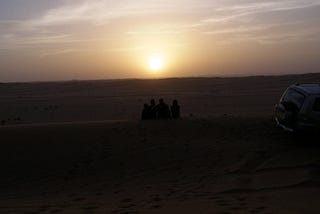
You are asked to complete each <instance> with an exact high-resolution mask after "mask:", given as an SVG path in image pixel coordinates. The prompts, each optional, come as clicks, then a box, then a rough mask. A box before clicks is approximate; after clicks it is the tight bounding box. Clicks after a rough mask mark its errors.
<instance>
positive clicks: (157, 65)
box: [148, 54, 164, 72]
mask: <svg viewBox="0 0 320 214" xmlns="http://www.w3.org/2000/svg"><path fill="white" fill-rule="evenodd" d="M148 65H149V69H150V70H151V71H154V72H156V71H160V70H161V69H162V68H163V66H164V60H163V57H162V56H161V55H159V54H153V55H151V56H150V57H149V59H148Z"/></svg>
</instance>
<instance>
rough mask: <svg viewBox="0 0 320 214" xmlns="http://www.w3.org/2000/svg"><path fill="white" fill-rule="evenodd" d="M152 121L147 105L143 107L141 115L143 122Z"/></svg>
mask: <svg viewBox="0 0 320 214" xmlns="http://www.w3.org/2000/svg"><path fill="white" fill-rule="evenodd" d="M147 119H150V107H149V105H148V104H147V103H145V104H144V105H143V109H142V113H141V120H147Z"/></svg>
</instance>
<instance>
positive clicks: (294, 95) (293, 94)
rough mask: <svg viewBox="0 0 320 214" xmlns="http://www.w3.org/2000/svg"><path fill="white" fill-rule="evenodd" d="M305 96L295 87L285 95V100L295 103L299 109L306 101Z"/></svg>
mask: <svg viewBox="0 0 320 214" xmlns="http://www.w3.org/2000/svg"><path fill="white" fill-rule="evenodd" d="M304 100H305V96H304V95H303V94H301V93H300V92H298V91H296V90H294V89H289V90H288V91H287V93H286V94H285V96H284V97H283V100H282V101H283V102H292V103H294V104H295V105H296V106H297V107H298V109H300V108H301V107H302V105H303V103H304Z"/></svg>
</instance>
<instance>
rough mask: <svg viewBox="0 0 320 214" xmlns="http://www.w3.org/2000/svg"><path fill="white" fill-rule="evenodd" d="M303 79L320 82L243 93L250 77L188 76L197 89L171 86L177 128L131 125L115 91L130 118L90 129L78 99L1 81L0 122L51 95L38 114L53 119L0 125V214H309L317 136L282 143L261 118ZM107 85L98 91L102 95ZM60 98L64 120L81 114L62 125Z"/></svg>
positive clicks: (319, 153)
mask: <svg viewBox="0 0 320 214" xmlns="http://www.w3.org/2000/svg"><path fill="white" fill-rule="evenodd" d="M256 78H257V77H256ZM260 78H262V77H260ZM268 78H271V79H272V80H273V81H271V80H270V79H268ZM303 78H304V80H305V81H306V80H307V79H309V81H317V80H319V79H317V78H319V75H304V76H287V77H278V78H276V77H266V78H265V79H263V78H262V79H259V78H258V79H259V81H260V82H259V84H256V85H249V84H248V81H249V82H250V83H253V81H252V80H251V78H240V79H237V78H236V79H211V81H213V82H214V81H222V83H221V85H220V86H219V85H216V86H213V84H212V83H211V81H210V79H209V80H208V79H204V80H203V81H204V82H202V83H201V81H200V80H198V79H196V80H195V82H196V83H197V84H198V85H197V86H195V85H194V84H195V82H192V81H190V82H189V83H188V84H191V86H190V85H186V83H185V82H184V81H187V80H180V81H182V82H179V80H175V84H176V85H178V86H179V87H178V86H176V87H178V89H176V90H180V92H179V93H180V94H178V92H177V94H176V95H181V97H182V98H181V100H183V103H184V106H183V107H184V108H183V109H184V110H185V112H184V116H185V118H184V119H182V120H177V121H174V120H169V121H138V120H134V117H135V118H138V116H137V115H139V113H140V103H139V102H141V101H140V100H139V99H142V97H140V96H138V97H136V96H133V98H132V97H131V96H129V97H125V96H123V97H121V96H122V95H123V92H121V93H120V92H119V94H120V95H117V96H118V97H117V98H116V99H121V102H125V103H128V102H129V100H131V101H132V102H131V103H132V105H133V107H132V108H131V109H130V110H126V111H127V113H128V112H131V113H132V115H133V113H134V111H136V112H135V114H136V116H134V117H133V118H130V116H128V115H129V113H128V114H124V115H127V117H124V118H121V117H119V118H117V117H115V116H112V115H110V112H108V111H107V113H105V114H104V117H101V120H100V121H97V122H86V120H95V119H97V118H95V117H97V116H95V114H94V113H93V114H91V115H89V116H84V117H82V116H81V115H82V114H81V112H90V111H92V112H95V108H92V106H90V105H91V104H92V105H93V106H96V107H97V108H98V106H99V105H98V103H99V102H98V103H95V102H93V103H91V104H90V103H89V104H87V105H88V109H86V108H85V106H86V102H85V101H86V100H85V99H84V96H80V95H79V96H78V97H77V95H68V96H69V97H68V96H67V95H66V94H64V95H61V94H60V95H57V94H56V95H53V94H51V93H49V92H48V91H46V92H44V91H45V90H39V92H38V93H30V94H28V95H25V96H22V97H20V98H19V96H20V95H21V93H26V91H28V90H25V89H23V90H22V91H19V90H18V89H17V87H22V86H21V85H19V84H18V85H10V84H9V85H7V84H5V85H4V86H1V87H2V88H1V87H0V89H1V90H0V96H1V97H2V98H3V99H2V102H3V100H6V101H7V102H5V105H6V108H4V107H3V106H2V107H1V109H2V110H1V111H2V113H1V116H3V117H6V116H7V115H8V114H9V113H10V114H11V113H12V114H13V112H16V113H20V112H23V109H24V107H25V106H28V105H29V104H30V106H33V107H34V106H36V105H38V104H37V103H38V102H40V101H39V100H41V99H42V100H43V102H46V103H47V104H48V106H54V105H55V104H54V103H51V101H52V100H54V98H56V102H57V105H59V106H60V107H59V108H58V109H57V110H55V113H52V112H54V107H52V109H51V110H49V108H48V109H47V111H48V112H49V113H47V115H49V114H51V113H52V114H56V118H57V119H56V120H55V119H54V118H55V117H51V116H50V117H49V116H47V117H46V114H45V113H43V112H42V111H45V110H40V109H38V108H37V109H33V108H32V109H33V110H32V111H31V110H30V109H31V107H30V108H29V107H28V111H26V112H24V115H26V118H29V119H25V120H23V118H21V120H20V121H19V120H17V121H12V120H11V121H9V122H8V123H7V124H5V125H3V126H0V145H1V149H0V170H1V171H0V175H1V176H0V213H221V214H222V213H225V214H226V213H264V214H267V213H290V214H291V213H319V212H320V145H319V136H313V137H309V138H306V139H304V138H298V137H295V136H291V135H288V134H287V133H283V132H282V131H281V130H279V129H277V128H276V127H275V124H274V121H273V118H272V109H273V105H274V103H275V102H276V100H277V99H278V98H279V96H280V94H279V93H281V91H282V90H283V88H285V87H286V86H285V85H286V84H288V82H293V81H299V79H303ZM167 81H169V82H170V81H172V80H167ZM197 81H198V82H197ZM199 81H200V82H199ZM228 81H234V82H233V84H229V83H230V82H228ZM274 81H276V82H274ZM305 81H304V82H305ZM182 83H183V84H182ZM200 83H201V84H200ZM263 83H264V84H263ZM272 83H273V85H272ZM41 84H44V83H41ZM41 84H40V85H41ZM47 84H48V83H47ZM50 84H62V83H50ZM72 84H74V83H72ZM77 84H78V83H77ZM104 84H106V83H104ZM108 84H109V83H108ZM108 84H107V86H106V85H104V86H103V88H104V92H106V91H108V90H105V88H109V89H110V90H111V89H112V87H111V86H110V85H108ZM110 84H111V83H110ZM112 84H114V83H113V82H112ZM132 84H133V83H132ZM166 84H167V86H168V87H169V86H170V84H169V83H168V82H166ZM179 84H180V85H179ZM206 84H207V86H205V85H206ZM210 84H211V85H210ZM215 84H218V83H217V82H215ZM22 85H23V87H26V85H25V84H22ZM80 85H81V84H80ZM98 85H99V84H98ZM228 85H229V87H228V89H226V86H228ZM276 86H277V87H276ZM10 87H12V88H11V89H10ZM30 87H31V88H32V87H39V88H41V87H44V85H42V86H41V87H40V86H39V85H38V84H35V85H31V86H30ZM73 87H74V86H73ZM95 87H97V86H95ZM101 87H102V86H101ZM117 87H118V86H117ZM168 87H166V88H168ZM189 87H190V92H188V93H187V92H186V91H187V89H188V88H189ZM202 87H206V90H207V91H208V93H207V94H205V92H204V90H203V91H201V90H202V89H201V88H202ZM212 87H213V88H214V87H216V88H215V89H212V91H214V90H215V92H214V93H213V92H212V91H211V92H210V90H211V89H210V88H212ZM48 88H50V87H49V86H48ZM80 88H81V87H80ZM124 88H125V86H124ZM255 88H256V90H254V89H255ZM238 89H239V90H238ZM29 90H31V89H29ZM32 90H33V91H35V89H32ZM32 90H31V91H32ZM50 90H51V89H50ZM74 90H75V91H76V89H74ZM79 90H80V89H79ZM97 90H98V89H97ZM113 90H115V89H114V88H113ZM141 90H142V89H141ZM41 91H42V92H43V93H45V94H46V95H41V93H42V92H41ZM80 91H81V90H80ZM98 91H99V90H98ZM115 91H117V90H115ZM137 91H139V89H137ZM195 91H201V93H202V94H201V93H200V92H199V94H192V93H193V92H194V93H195ZM239 91H240V92H241V93H240V92H239ZM39 93H40V94H39ZM82 93H84V92H82ZM90 93H91V92H90ZM96 93H98V92H96ZM99 93H103V92H99ZM131 93H136V92H135V91H133V90H132V91H131ZM157 93H158V92H157ZM17 94H20V95H17ZM79 94H81V93H79ZM223 94H224V95H223ZM250 94H251V95H250ZM115 95H116V93H115ZM151 95H154V96H161V94H158V95H156V94H151ZM249 95H250V96H249ZM99 96H100V95H97V96H93V97H91V98H88V99H89V100H91V101H93V100H98V97H99ZM147 97H150V95H147V94H146V95H143V99H144V98H147ZM218 97H219V98H221V99H217V98H218ZM67 98H68V99H67ZM172 98H173V96H172ZM178 98H180V96H178ZM262 98H263V99H262ZM62 99H66V100H72V99H73V101H74V100H77V103H79V106H80V110H79V109H77V108H74V111H75V112H77V113H75V114H74V115H72V117H75V116H76V115H77V114H79V115H80V116H79V118H78V119H77V120H75V121H76V122H75V121H74V122H68V123H61V122H63V121H70V120H71V119H72V118H71V116H70V115H69V114H68V112H70V109H69V110H68V108H71V106H72V105H73V104H72V105H71V104H70V103H68V102H67V101H66V103H67V104H66V103H64V102H62ZM58 101H59V102H58ZM73 101H72V102H73ZM104 101H105V102H107V101H110V99H109V98H105V99H104ZM206 101H207V102H206ZM110 102H111V101H110ZM112 102H113V101H112ZM112 102H111V103H112ZM101 103H103V102H102V101H101ZM129 103H130V102H129ZM208 103H209V104H208ZM214 103H215V105H214ZM69 104H70V106H69V107H68V108H67V107H66V106H68V105H69ZM230 104H232V105H230ZM23 106H24V107H23ZM108 106H111V107H112V108H111V109H118V108H119V106H121V105H120V104H119V105H118V106H117V105H116V104H115V103H112V105H111V104H110V103H109V104H108V103H107V104H104V107H105V108H104V110H108V109H107V107H108ZM134 106H136V107H134ZM210 106H211V107H212V108H213V110H212V109H211V108H210ZM19 109H20V110H21V111H20V112H19V111H18V110H19ZM201 109H202V110H201ZM210 109H211V110H210ZM232 109H237V111H232ZM6 110H7V112H9V113H8V114H5V112H6ZM59 111H60V112H59ZM100 111H103V110H102V109H100ZM206 111H207V113H206ZM30 112H31V113H30ZM39 112H40V113H39ZM50 112H51V113H50ZM98 112H99V110H98ZM198 112H202V113H201V114H200V113H198ZM190 113H193V116H192V117H190V116H189V114H190ZM198 114H199V115H198ZM4 115H5V116H4ZM32 115H33V116H34V118H36V119H34V120H32ZM108 115H109V116H108ZM21 117H22V116H21ZM52 118H53V119H52ZM199 118H202V119H199ZM203 118H206V119H203ZM121 119H124V120H121ZM115 120H118V121H115ZM79 121H81V122H79ZM34 122H41V124H35V123H34ZM52 122H58V123H52ZM32 123H34V124H32Z"/></svg>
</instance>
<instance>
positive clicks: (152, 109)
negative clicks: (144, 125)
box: [141, 98, 180, 120]
mask: <svg viewBox="0 0 320 214" xmlns="http://www.w3.org/2000/svg"><path fill="white" fill-rule="evenodd" d="M169 118H173V119H178V118H180V106H179V104H178V101H177V100H174V101H173V102H172V105H171V106H170V107H169V105H168V104H166V103H165V102H164V100H163V99H162V98H161V99H159V103H158V104H156V101H155V100H154V99H152V100H150V104H148V103H145V104H144V106H143V110H142V113H141V119H142V120H149V119H169Z"/></svg>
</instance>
